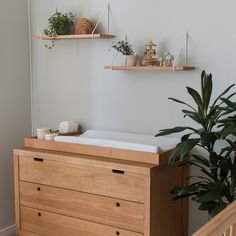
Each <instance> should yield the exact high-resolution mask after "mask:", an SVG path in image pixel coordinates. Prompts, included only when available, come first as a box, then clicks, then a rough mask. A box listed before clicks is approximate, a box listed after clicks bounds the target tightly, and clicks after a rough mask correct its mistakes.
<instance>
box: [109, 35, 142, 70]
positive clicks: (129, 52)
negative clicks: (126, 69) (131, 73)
mask: <svg viewBox="0 0 236 236" xmlns="http://www.w3.org/2000/svg"><path fill="white" fill-rule="evenodd" d="M112 47H113V48H114V49H115V50H116V51H117V54H118V53H121V54H122V55H124V56H125V57H126V66H136V65H137V62H138V58H139V57H138V55H134V50H133V47H132V45H131V44H130V43H129V42H128V40H127V39H126V40H125V41H124V40H121V41H118V42H116V43H115V44H114V45H113V46H112Z"/></svg>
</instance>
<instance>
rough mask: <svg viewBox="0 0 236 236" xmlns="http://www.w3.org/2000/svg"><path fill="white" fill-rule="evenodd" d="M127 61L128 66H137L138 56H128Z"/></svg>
mask: <svg viewBox="0 0 236 236" xmlns="http://www.w3.org/2000/svg"><path fill="white" fill-rule="evenodd" d="M126 62H127V64H126V65H127V66H136V65H137V62H138V56H137V55H129V56H126Z"/></svg>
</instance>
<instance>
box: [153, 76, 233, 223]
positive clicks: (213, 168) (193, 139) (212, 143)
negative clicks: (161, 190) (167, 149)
mask: <svg viewBox="0 0 236 236" xmlns="http://www.w3.org/2000/svg"><path fill="white" fill-rule="evenodd" d="M233 86H234V85H231V86H230V87H228V88H227V89H226V90H225V91H223V92H222V93H221V94H220V95H219V96H218V97H217V98H216V99H215V100H214V101H213V102H211V97H212V89H213V83H212V75H211V74H209V75H208V74H206V73H205V71H203V72H202V75H201V92H200V93H199V92H197V91H196V90H195V89H193V88H190V87H187V91H188V93H189V94H190V95H191V97H192V98H193V100H194V102H195V106H191V105H189V104H187V103H185V102H183V101H180V100H178V99H175V98H169V99H170V100H172V101H174V102H177V103H180V104H182V105H185V106H187V108H188V109H183V110H182V113H183V115H184V117H188V118H190V119H192V120H193V121H194V122H195V123H197V125H198V128H196V127H182V126H181V127H174V128H171V129H164V130H161V131H160V132H159V133H158V134H157V135H156V136H165V135H170V134H173V133H181V132H184V134H183V136H182V138H181V141H180V142H179V143H178V144H177V145H176V147H175V148H174V150H173V152H172V154H171V156H170V159H169V161H170V163H171V164H177V165H192V166H195V167H197V168H199V169H200V171H201V175H198V176H190V177H189V179H191V183H189V184H187V185H186V186H178V187H175V188H174V189H173V190H172V194H173V195H174V199H175V200H177V199H181V198H186V197H191V199H192V200H193V201H195V202H197V203H198V205H199V210H203V211H208V215H209V219H211V218H213V217H214V216H215V215H217V214H218V213H219V212H220V211H222V210H223V209H224V208H225V207H226V206H227V205H229V204H230V203H232V202H233V201H234V200H236V155H235V151H236V142H235V141H231V140H230V138H229V137H230V136H232V135H233V136H234V137H236V116H235V115H234V113H235V111H236V104H235V103H234V102H232V101H231V98H232V97H233V96H234V95H235V94H236V93H230V90H231V88H232V87H233ZM222 139H225V140H226V141H227V145H226V147H222V148H220V150H219V147H218V144H217V141H219V140H222ZM195 147H198V148H199V149H200V150H199V152H195V153H194V152H192V151H193V149H194V148H195ZM217 150H218V151H217Z"/></svg>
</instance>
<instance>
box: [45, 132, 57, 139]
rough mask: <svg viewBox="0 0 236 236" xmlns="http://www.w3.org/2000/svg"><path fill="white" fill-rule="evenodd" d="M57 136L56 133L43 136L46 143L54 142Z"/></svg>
mask: <svg viewBox="0 0 236 236" xmlns="http://www.w3.org/2000/svg"><path fill="white" fill-rule="evenodd" d="M56 136H57V134H56V133H52V134H45V140H47V141H54V138H55V137H56Z"/></svg>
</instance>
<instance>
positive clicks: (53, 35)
mask: <svg viewBox="0 0 236 236" xmlns="http://www.w3.org/2000/svg"><path fill="white" fill-rule="evenodd" d="M106 14H107V33H95V32H96V30H97V29H98V27H99V25H100V24H101V21H102V20H103V19H104V17H105V16H106ZM54 15H55V16H54ZM54 15H53V16H52V17H55V18H56V17H57V16H60V17H62V16H63V15H65V16H67V18H69V22H70V23H71V24H73V25H72V27H71V28H72V29H71V32H70V33H68V32H65V34H62V33H57V32H56V30H55V29H54V28H56V27H58V25H56V26H53V23H54V22H51V23H50V25H49V26H48V28H46V29H45V30H44V33H45V35H40V36H37V38H38V39H40V40H50V41H51V45H50V46H48V45H45V46H46V47H47V48H49V49H52V48H53V47H54V43H55V40H75V39H78V40H80V39H111V38H115V35H111V34H110V3H109V2H108V3H107V4H106V8H105V9H104V12H103V14H102V15H101V16H100V18H99V19H98V21H97V23H96V25H95V26H94V25H91V24H92V23H91V22H90V23H89V22H88V21H87V23H86V24H87V27H85V26H83V27H82V29H81V26H79V27H77V28H79V30H78V32H81V34H74V33H75V32H74V31H75V30H76V29H74V28H75V27H74V22H73V21H74V15H73V14H72V13H67V14H62V13H59V14H58V13H56V14H54ZM61 15H62V16H61ZM72 18H73V19H72ZM50 21H51V20H50ZM58 21H60V22H63V21H64V18H63V19H62V20H58ZM80 23H82V24H83V25H84V23H83V22H80ZM77 26H78V25H77ZM91 27H92V32H91ZM80 30H82V31H80ZM82 32H84V34H82ZM90 32H91V33H90Z"/></svg>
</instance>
